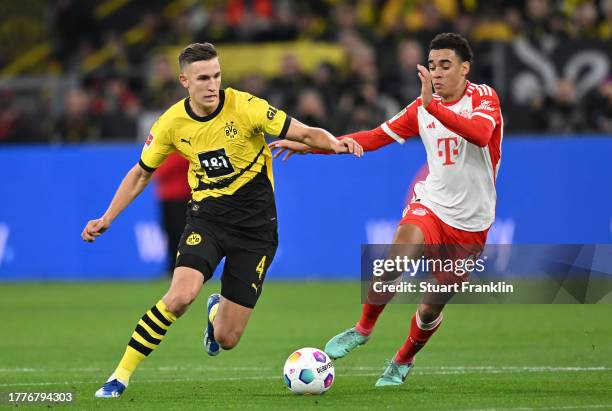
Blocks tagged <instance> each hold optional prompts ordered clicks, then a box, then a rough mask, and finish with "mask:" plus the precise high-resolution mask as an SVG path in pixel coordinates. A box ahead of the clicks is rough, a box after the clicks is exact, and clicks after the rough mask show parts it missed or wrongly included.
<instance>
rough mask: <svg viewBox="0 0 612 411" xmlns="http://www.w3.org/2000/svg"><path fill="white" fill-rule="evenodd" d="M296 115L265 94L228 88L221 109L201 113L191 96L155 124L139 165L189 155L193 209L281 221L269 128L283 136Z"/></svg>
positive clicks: (230, 219)
mask: <svg viewBox="0 0 612 411" xmlns="http://www.w3.org/2000/svg"><path fill="white" fill-rule="evenodd" d="M290 122H291V117H289V116H287V115H286V114H285V113H284V112H283V111H282V110H278V109H277V108H275V107H272V106H271V105H270V104H268V102H267V101H266V100H264V99H261V98H258V97H255V96H253V95H251V94H249V93H245V92H242V91H238V90H234V89H232V88H227V89H225V90H220V91H219V105H218V107H217V109H216V110H215V111H214V112H213V113H211V114H209V115H207V116H204V117H202V116H198V115H197V114H195V113H194V112H193V110H192V109H191V106H190V105H189V98H186V99H184V100H181V101H179V102H178V103H176V104H174V105H173V106H172V107H170V108H169V109H168V110H167V111H166V112H165V113H163V114H162V115H161V116H160V117H159V119H158V120H157V121H156V122H155V124H154V125H153V127H152V128H151V132H150V134H149V136H148V138H147V141H146V142H145V145H144V147H143V150H142V154H141V157H140V162H139V163H140V166H141V167H142V168H144V169H145V170H147V171H149V172H153V171H154V170H155V169H156V168H157V167H159V166H160V165H161V163H162V162H163V161H164V160H165V159H166V157H167V156H168V155H169V154H170V153H171V152H172V151H178V152H179V153H180V154H181V155H182V156H183V157H185V158H186V159H187V160H188V161H189V176H188V180H189V185H190V187H191V196H192V201H191V204H190V210H191V214H192V215H193V216H197V217H203V218H204V219H206V220H210V221H215V222H219V223H226V224H229V225H234V226H239V227H247V228H248V227H251V228H258V227H261V226H263V225H268V223H269V224H272V223H271V222H272V221H274V223H273V224H274V225H275V224H276V222H275V219H276V208H275V205H274V195H273V188H272V187H273V181H274V180H273V176H272V154H271V152H270V149H269V148H268V146H267V144H266V140H265V138H264V133H265V134H269V135H272V136H276V137H279V138H284V137H285V134H286V133H287V130H288V129H289V123H290Z"/></svg>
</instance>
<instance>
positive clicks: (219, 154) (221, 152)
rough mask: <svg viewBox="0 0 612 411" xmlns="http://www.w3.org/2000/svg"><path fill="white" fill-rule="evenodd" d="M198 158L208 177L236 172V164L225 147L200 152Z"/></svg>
mask: <svg viewBox="0 0 612 411" xmlns="http://www.w3.org/2000/svg"><path fill="white" fill-rule="evenodd" d="M198 160H200V167H202V169H204V171H205V172H206V176H207V177H208V178H215V177H222V176H226V175H228V174H232V173H233V172H234V166H232V163H231V161H230V159H229V157H227V154H225V149H224V148H220V149H218V150H212V151H205V152H203V153H198Z"/></svg>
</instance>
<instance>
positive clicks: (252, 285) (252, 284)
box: [251, 283, 259, 294]
mask: <svg viewBox="0 0 612 411" xmlns="http://www.w3.org/2000/svg"><path fill="white" fill-rule="evenodd" d="M251 287H253V289H254V290H255V294H257V292H258V288H259V287H257V286H256V285H255V283H251Z"/></svg>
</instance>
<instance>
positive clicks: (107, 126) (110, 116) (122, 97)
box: [99, 79, 140, 139]
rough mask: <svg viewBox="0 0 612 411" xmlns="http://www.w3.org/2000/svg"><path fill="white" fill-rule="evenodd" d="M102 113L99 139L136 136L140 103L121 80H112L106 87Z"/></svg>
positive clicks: (132, 137) (131, 137) (133, 137)
mask: <svg viewBox="0 0 612 411" xmlns="http://www.w3.org/2000/svg"><path fill="white" fill-rule="evenodd" d="M105 90H106V94H105V96H104V105H105V107H104V112H103V114H102V115H101V116H100V119H99V124H100V137H103V138H130V139H135V138H136V137H137V136H138V116H139V114H140V101H139V100H138V97H136V95H135V94H134V93H132V92H131V91H130V90H129V89H128V87H127V83H126V81H125V80H123V79H113V80H111V81H109V82H108V84H107V85H106V88H105Z"/></svg>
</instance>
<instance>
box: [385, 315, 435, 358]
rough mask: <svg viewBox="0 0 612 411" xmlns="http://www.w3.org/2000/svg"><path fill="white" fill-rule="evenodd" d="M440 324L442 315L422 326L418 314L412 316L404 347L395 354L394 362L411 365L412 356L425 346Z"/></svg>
mask: <svg viewBox="0 0 612 411" xmlns="http://www.w3.org/2000/svg"><path fill="white" fill-rule="evenodd" d="M441 322H442V313H440V315H439V316H438V318H436V319H435V320H434V321H433V322H431V323H429V324H424V323H423V322H422V321H421V319H420V318H419V312H418V311H417V312H416V314H414V315H413V316H412V321H410V334H408V338H406V341H404V345H402V347H401V348H400V349H399V351H398V352H397V354H395V358H394V359H393V361H395V362H396V363H397V364H411V363H412V361H413V359H414V356H415V355H416V353H418V352H419V351H420V350H421V348H423V347H424V346H425V344H427V341H428V340H429V338H430V337H431V336H432V335H433V333H435V332H436V330H437V329H438V328H439V327H440V323H441Z"/></svg>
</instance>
